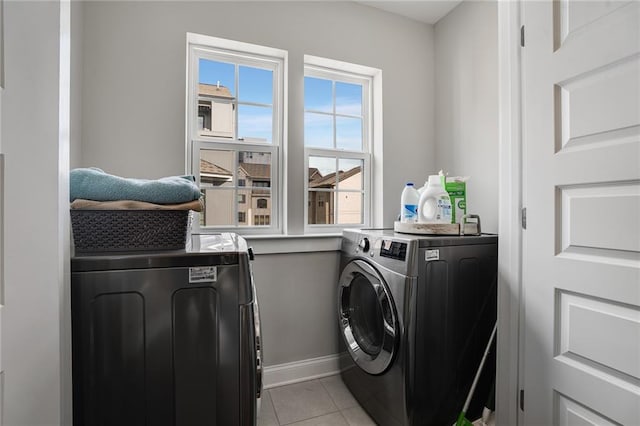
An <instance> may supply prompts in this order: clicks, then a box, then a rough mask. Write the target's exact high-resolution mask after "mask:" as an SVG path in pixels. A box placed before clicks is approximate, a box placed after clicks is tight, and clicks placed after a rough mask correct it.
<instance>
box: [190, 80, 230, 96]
mask: <svg viewBox="0 0 640 426" xmlns="http://www.w3.org/2000/svg"><path fill="white" fill-rule="evenodd" d="M198 94H199V95H200V96H210V97H213V98H224V99H234V97H233V95H232V94H231V91H230V90H229V89H228V88H227V87H225V86H222V85H217V84H205V83H198Z"/></svg>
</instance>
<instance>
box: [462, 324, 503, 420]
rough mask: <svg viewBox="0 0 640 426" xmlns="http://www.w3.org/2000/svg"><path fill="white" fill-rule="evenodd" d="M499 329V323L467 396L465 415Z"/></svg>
mask: <svg viewBox="0 0 640 426" xmlns="http://www.w3.org/2000/svg"><path fill="white" fill-rule="evenodd" d="M497 329H498V323H496V324H495V325H494V326H493V331H492V332H491V338H489V343H488V344H487V348H486V349H485V350H484V355H483V356H482V361H480V367H478V371H477V372H476V377H474V378H473V383H472V384H471V390H470V391H469V395H467V400H466V401H465V402H464V408H463V409H462V411H463V412H465V413H466V412H467V410H468V409H469V404H470V403H471V398H472V397H473V392H475V390H476V385H477V384H478V380H480V373H482V367H484V362H485V361H486V360H487V355H489V349H490V348H491V343H493V338H494V337H495V335H496V330H497Z"/></svg>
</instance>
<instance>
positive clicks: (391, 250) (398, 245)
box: [380, 240, 407, 261]
mask: <svg viewBox="0 0 640 426" xmlns="http://www.w3.org/2000/svg"><path fill="white" fill-rule="evenodd" d="M380 256H382V257H388V258H391V259H396V260H402V261H404V260H405V259H406V257H407V243H402V242H400V241H393V240H382V244H381V245H380Z"/></svg>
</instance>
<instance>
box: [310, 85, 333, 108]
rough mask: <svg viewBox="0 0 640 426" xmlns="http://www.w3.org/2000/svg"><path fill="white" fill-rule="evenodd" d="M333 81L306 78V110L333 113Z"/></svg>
mask: <svg viewBox="0 0 640 426" xmlns="http://www.w3.org/2000/svg"><path fill="white" fill-rule="evenodd" d="M331 86H332V82H331V80H324V79H322V78H314V77H305V78H304V109H305V110H314V111H323V112H333V94H332V87H331Z"/></svg>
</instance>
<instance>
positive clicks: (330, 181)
mask: <svg viewBox="0 0 640 426" xmlns="http://www.w3.org/2000/svg"><path fill="white" fill-rule="evenodd" d="M358 173H360V166H358V167H354V168H353V169H350V170H347V171H346V172H345V171H342V170H339V171H338V181H340V182H341V181H343V180H345V179H348V178H350V177H351V176H354V175H357V174H358ZM309 176H311V169H309ZM318 176H320V178H319V179H316V180H311V181H309V188H322V187H325V188H329V187H334V186H335V185H336V174H335V173H329V174H328V175H326V176H322V175H320V172H318Z"/></svg>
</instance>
